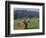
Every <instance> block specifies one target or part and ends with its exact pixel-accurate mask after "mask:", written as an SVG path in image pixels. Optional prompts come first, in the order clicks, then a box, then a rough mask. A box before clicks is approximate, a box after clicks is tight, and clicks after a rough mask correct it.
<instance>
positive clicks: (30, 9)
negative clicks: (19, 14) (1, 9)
mask: <svg viewBox="0 0 46 38" xmlns="http://www.w3.org/2000/svg"><path fill="white" fill-rule="evenodd" d="M14 10H27V11H34V12H39V9H38V8H37V9H35V8H14Z"/></svg>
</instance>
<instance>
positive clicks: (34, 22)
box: [14, 18, 39, 29]
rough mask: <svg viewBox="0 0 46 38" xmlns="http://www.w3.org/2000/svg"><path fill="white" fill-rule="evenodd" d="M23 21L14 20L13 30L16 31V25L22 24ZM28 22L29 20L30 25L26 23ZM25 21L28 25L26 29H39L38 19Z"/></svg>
mask: <svg viewBox="0 0 46 38" xmlns="http://www.w3.org/2000/svg"><path fill="white" fill-rule="evenodd" d="M23 20H24V18H23V19H16V20H14V29H16V23H17V22H22V21H23ZM28 20H30V23H28ZM26 21H27V23H28V25H27V26H28V27H27V29H39V18H26Z"/></svg>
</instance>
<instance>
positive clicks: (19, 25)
mask: <svg viewBox="0 0 46 38" xmlns="http://www.w3.org/2000/svg"><path fill="white" fill-rule="evenodd" d="M24 28H25V24H24V23H23V22H19V23H17V24H16V29H24Z"/></svg>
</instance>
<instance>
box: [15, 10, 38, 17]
mask: <svg viewBox="0 0 46 38" xmlns="http://www.w3.org/2000/svg"><path fill="white" fill-rule="evenodd" d="M32 17H39V12H37V11H28V10H14V18H32Z"/></svg>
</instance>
